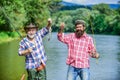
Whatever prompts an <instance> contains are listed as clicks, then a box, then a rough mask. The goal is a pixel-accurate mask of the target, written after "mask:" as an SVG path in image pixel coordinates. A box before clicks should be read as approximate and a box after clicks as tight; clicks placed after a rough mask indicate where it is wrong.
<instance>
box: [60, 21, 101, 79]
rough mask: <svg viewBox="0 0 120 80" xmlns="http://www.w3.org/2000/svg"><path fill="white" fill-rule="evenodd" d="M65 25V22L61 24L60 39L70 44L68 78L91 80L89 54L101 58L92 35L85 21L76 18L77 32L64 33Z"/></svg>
mask: <svg viewBox="0 0 120 80" xmlns="http://www.w3.org/2000/svg"><path fill="white" fill-rule="evenodd" d="M64 26H65V24H64V23H61V24H60V30H59V32H58V40H59V41H61V42H63V43H65V44H67V46H68V57H67V61H66V63H67V65H68V72H67V80H76V79H77V76H79V77H80V79H81V80H90V71H89V67H90V65H89V56H91V57H92V58H99V54H98V53H97V52H96V49H95V47H94V43H93V39H92V37H90V36H89V35H87V33H86V32H85V29H86V26H85V21H83V20H76V22H75V32H74V33H70V34H66V35H65V34H64V33H63V30H64Z"/></svg>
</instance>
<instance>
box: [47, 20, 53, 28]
mask: <svg viewBox="0 0 120 80" xmlns="http://www.w3.org/2000/svg"><path fill="white" fill-rule="evenodd" d="M51 25H52V19H51V18H48V24H47V28H48V29H49V28H50V27H51Z"/></svg>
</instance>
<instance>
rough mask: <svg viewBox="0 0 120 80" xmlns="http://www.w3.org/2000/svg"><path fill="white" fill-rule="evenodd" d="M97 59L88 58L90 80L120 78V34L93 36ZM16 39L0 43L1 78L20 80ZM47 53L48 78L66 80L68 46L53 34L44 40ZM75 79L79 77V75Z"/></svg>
mask: <svg viewBox="0 0 120 80" xmlns="http://www.w3.org/2000/svg"><path fill="white" fill-rule="evenodd" d="M94 39H95V45H96V47H97V51H98V52H99V53H100V55H101V57H100V59H98V60H96V59H92V58H91V60H90V65H91V66H90V71H91V80H120V37H119V36H113V35H94ZM18 43H19V40H17V41H12V42H9V43H4V44H0V80H20V77H21V76H22V74H23V73H26V71H25V68H24V67H25V64H24V57H20V56H18V53H17V52H18V46H19V44H18ZM44 45H45V49H46V53H47V56H48V61H47V68H46V69H47V80H66V73H67V67H68V66H67V65H66V57H67V52H68V51H67V46H66V45H65V44H63V43H61V42H60V41H58V40H57V34H56V33H52V36H51V40H50V41H48V40H47V37H46V38H45V39H44ZM78 80H80V79H79V78H78Z"/></svg>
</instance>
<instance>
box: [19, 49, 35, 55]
mask: <svg viewBox="0 0 120 80" xmlns="http://www.w3.org/2000/svg"><path fill="white" fill-rule="evenodd" d="M32 51H33V49H32V48H28V49H26V50H24V51H22V52H21V54H22V55H27V54H29V53H31V52H32Z"/></svg>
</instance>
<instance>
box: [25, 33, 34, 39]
mask: <svg viewBox="0 0 120 80" xmlns="http://www.w3.org/2000/svg"><path fill="white" fill-rule="evenodd" d="M27 36H28V38H30V39H33V38H34V37H35V34H27Z"/></svg>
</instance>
